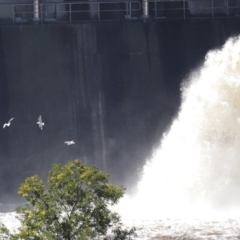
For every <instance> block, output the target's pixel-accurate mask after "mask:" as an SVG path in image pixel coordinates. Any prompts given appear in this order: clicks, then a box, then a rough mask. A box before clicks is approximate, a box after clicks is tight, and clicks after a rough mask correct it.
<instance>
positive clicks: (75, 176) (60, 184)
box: [5, 160, 135, 240]
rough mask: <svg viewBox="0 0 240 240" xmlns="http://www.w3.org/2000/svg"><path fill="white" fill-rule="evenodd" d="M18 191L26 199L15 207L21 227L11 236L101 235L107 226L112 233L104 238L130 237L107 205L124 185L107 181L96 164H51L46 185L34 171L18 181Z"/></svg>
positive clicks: (48, 239) (41, 239)
mask: <svg viewBox="0 0 240 240" xmlns="http://www.w3.org/2000/svg"><path fill="white" fill-rule="evenodd" d="M18 193H19V194H20V195H21V196H22V197H23V198H25V199H26V200H27V201H28V203H27V204H26V205H25V206H23V207H18V208H17V213H18V218H19V220H20V222H21V227H20V229H19V232H18V233H17V234H15V235H14V236H13V235H12V236H11V237H12V238H11V239H15V238H17V239H24V240H28V239H29V240H30V239H34V240H63V239H64V240H75V239H78V240H86V239H95V238H96V239H97V237H98V239H99V237H102V239H104V238H103V236H107V234H108V232H109V229H111V230H112V233H111V234H110V235H109V236H112V237H109V238H108V237H106V238H105V239H114V240H117V239H119V240H122V239H131V236H133V235H134V234H135V231H134V229H130V230H122V228H121V221H120V217H119V215H118V214H116V213H114V212H112V211H111V210H110V209H109V206H111V205H114V204H116V203H117V202H118V200H119V199H120V198H121V197H122V196H123V194H124V188H123V187H116V186H114V185H113V184H111V183H109V181H108V175H107V174H106V173H104V172H102V171H100V170H99V169H98V168H97V167H96V166H87V165H84V164H82V163H81V161H79V160H74V161H70V162H68V163H67V164H65V165H63V164H54V165H53V168H52V170H50V172H49V176H48V181H47V188H45V186H44V182H43V181H42V180H41V179H40V178H39V176H37V175H35V176H32V177H28V178H27V179H26V180H25V181H24V182H23V183H22V184H21V185H20V187H19V191H18ZM5 230H6V229H5Z"/></svg>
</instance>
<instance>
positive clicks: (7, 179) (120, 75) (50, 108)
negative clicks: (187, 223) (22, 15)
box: [0, 19, 240, 202]
mask: <svg viewBox="0 0 240 240" xmlns="http://www.w3.org/2000/svg"><path fill="white" fill-rule="evenodd" d="M239 32H240V20H238V19H235V20H227V19H225V20H214V21H213V20H205V21H163V22H148V23H143V22H121V23H117V22H116V23H92V24H76V25H44V26H43V25H22V26H20V25H19V26H1V27H0V103H1V104H0V123H1V124H2V125H3V124H4V123H6V122H7V121H8V120H9V119H10V118H14V119H13V121H12V122H11V125H10V127H6V128H4V129H3V128H2V127H1V128H0V144H1V145H0V166H1V168H0V202H14V201H15V200H16V199H17V201H19V199H18V198H17V188H18V187H19V184H20V183H21V182H22V181H23V180H24V179H25V178H26V177H28V176H30V175H33V174H39V175H40V176H41V177H43V178H44V179H46V177H47V173H48V171H49V170H50V168H51V166H52V164H53V163H56V162H61V163H64V162H66V161H68V160H73V159H76V158H78V159H81V160H82V161H83V162H85V163H87V164H96V165H97V166H98V167H100V168H101V169H102V170H104V171H106V172H108V173H109V174H110V179H111V180H112V181H113V182H114V183H116V184H119V185H124V186H126V187H127V188H129V189H131V187H132V186H134V184H135V183H136V181H137V179H138V174H139V172H140V171H141V168H142V166H143V164H144V163H145V161H146V159H147V158H149V157H150V156H151V153H152V150H153V148H154V146H156V145H157V144H159V141H160V139H161V136H162V134H163V132H164V131H166V130H167V128H168V127H169V125H170V124H171V121H172V119H173V118H174V116H176V114H177V110H178V107H179V103H180V84H181V82H182V80H183V79H184V78H187V76H188V74H189V73H190V72H191V71H192V70H193V69H195V68H196V67H198V66H199V65H200V64H201V62H202V61H203V60H204V56H205V54H206V53H207V51H209V50H210V49H214V48H217V47H220V46H221V45H222V44H223V43H224V42H225V41H226V39H227V38H228V37H230V36H233V35H236V34H238V33H239ZM39 115H41V116H42V120H43V122H44V123H45V125H44V127H43V130H41V129H40V128H39V127H38V125H37V124H36V122H37V121H38V117H39ZM68 140H74V141H75V143H76V144H74V145H71V146H67V145H66V144H65V143H64V142H65V141H68ZM173 150H174V149H173Z"/></svg>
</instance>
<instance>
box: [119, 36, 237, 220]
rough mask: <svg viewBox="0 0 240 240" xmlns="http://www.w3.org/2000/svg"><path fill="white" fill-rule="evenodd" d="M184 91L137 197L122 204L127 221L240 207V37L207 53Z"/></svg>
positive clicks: (151, 160) (147, 167)
mask: <svg viewBox="0 0 240 240" xmlns="http://www.w3.org/2000/svg"><path fill="white" fill-rule="evenodd" d="M181 90H182V104H181V107H180V110H179V114H178V117H177V118H176V119H175V120H174V121H173V123H172V126H171V127H170V129H169V131H168V133H166V134H165V135H164V136H163V139H162V142H161V146H160V147H159V149H157V150H156V151H155V152H154V154H153V156H152V159H150V160H149V161H148V162H147V163H146V165H145V167H144V170H143V174H142V178H141V180H140V182H139V183H138V186H137V194H136V196H135V197H134V198H127V197H126V198H125V199H123V201H122V203H120V206H119V207H120V209H121V210H120V213H122V215H123V217H124V216H126V215H128V216H127V217H129V215H130V216H131V217H134V218H136V219H137V218H142V219H143V218H146V219H149V218H150V219H161V218H162V217H184V216H188V215H191V216H192V215H194V216H198V217H199V216H201V215H202V216H205V217H206V215H208V214H209V212H210V210H211V211H212V210H217V211H227V212H228V213H230V211H231V210H234V211H235V212H236V209H237V208H238V207H239V206H240V38H239V37H236V38H231V39H230V40H228V41H227V42H226V44H225V45H224V46H223V48H222V49H221V50H216V51H211V52H209V53H208V54H207V56H206V59H205V63H204V65H203V66H202V67H201V68H200V69H199V70H197V71H195V72H194V73H192V75H191V77H190V79H188V80H185V81H184V83H183V85H182V89H181ZM121 207H122V208H121ZM238 213H239V212H238ZM238 216H240V215H238Z"/></svg>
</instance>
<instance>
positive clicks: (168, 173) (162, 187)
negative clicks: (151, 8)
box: [0, 37, 240, 240]
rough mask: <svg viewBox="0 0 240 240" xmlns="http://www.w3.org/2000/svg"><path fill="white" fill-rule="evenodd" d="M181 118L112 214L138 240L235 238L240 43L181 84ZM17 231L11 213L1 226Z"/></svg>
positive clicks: (239, 201) (239, 186)
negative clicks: (132, 230) (116, 214)
mask: <svg viewBox="0 0 240 240" xmlns="http://www.w3.org/2000/svg"><path fill="white" fill-rule="evenodd" d="M181 91H182V104H181V107H180V109H179V113H178V116H177V117H176V119H175V120H174V121H173V123H172V125H171V127H170V128H169V130H168V131H166V133H165V134H164V135H163V136H162V140H161V144H160V146H159V148H158V149H155V151H154V152H153V155H152V156H151V157H150V158H149V159H148V160H147V162H146V165H145V167H144V169H143V171H142V177H141V180H140V181H139V183H138V185H137V187H136V193H135V195H134V196H125V197H124V198H123V199H122V201H121V202H120V203H119V205H118V206H117V207H116V210H117V211H118V212H119V213H120V214H121V215H122V218H123V222H124V224H125V225H126V226H135V227H136V228H137V233H138V237H137V238H136V239H191V240H193V239H231V240H234V239H240V39H239V37H235V38H231V39H229V40H228V41H227V42H226V43H225V45H224V46H223V47H222V48H221V49H217V50H212V51H210V52H209V53H208V54H207V56H206V59H205V62H204V64H203V65H202V66H201V67H200V68H199V69H195V71H194V72H192V73H191V74H190V75H189V78H188V79H185V80H184V81H183V83H182V88H181ZM1 219H2V221H3V222H4V223H6V225H8V226H10V227H12V228H13V229H16V227H17V224H18V223H17V222H16V221H15V220H14V213H1V214H0V220H1Z"/></svg>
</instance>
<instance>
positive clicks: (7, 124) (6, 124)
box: [3, 118, 14, 128]
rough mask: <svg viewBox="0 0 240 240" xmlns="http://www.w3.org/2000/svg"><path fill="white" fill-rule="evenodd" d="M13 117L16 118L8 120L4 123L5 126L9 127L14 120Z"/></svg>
mask: <svg viewBox="0 0 240 240" xmlns="http://www.w3.org/2000/svg"><path fill="white" fill-rule="evenodd" d="M13 119H14V118H11V119H10V120H9V121H8V123H5V124H4V125H3V128H5V127H9V126H10V125H11V121H12V120H13Z"/></svg>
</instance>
